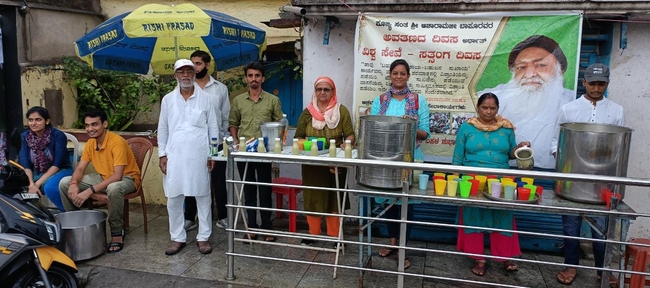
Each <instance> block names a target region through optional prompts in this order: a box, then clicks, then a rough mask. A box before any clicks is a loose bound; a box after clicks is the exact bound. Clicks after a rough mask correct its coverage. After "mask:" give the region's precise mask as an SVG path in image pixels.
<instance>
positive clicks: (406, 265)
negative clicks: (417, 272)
mask: <svg viewBox="0 0 650 288" xmlns="http://www.w3.org/2000/svg"><path fill="white" fill-rule="evenodd" d="M409 267H411V261H410V260H409V258H408V257H406V258H404V270H405V271H406V269H409Z"/></svg>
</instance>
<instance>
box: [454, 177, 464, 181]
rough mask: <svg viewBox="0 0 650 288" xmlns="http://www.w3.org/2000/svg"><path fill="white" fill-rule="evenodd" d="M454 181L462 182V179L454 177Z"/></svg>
mask: <svg viewBox="0 0 650 288" xmlns="http://www.w3.org/2000/svg"><path fill="white" fill-rule="evenodd" d="M454 181H456V182H461V181H463V178H458V177H456V178H454Z"/></svg>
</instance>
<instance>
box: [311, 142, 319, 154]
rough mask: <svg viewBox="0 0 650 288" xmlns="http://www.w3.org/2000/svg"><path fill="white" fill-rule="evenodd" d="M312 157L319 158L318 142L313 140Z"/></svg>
mask: <svg viewBox="0 0 650 288" xmlns="http://www.w3.org/2000/svg"><path fill="white" fill-rule="evenodd" d="M311 156H318V140H316V139H313V140H311Z"/></svg>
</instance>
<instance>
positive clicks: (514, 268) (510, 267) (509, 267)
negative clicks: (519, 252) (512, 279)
mask: <svg viewBox="0 0 650 288" xmlns="http://www.w3.org/2000/svg"><path fill="white" fill-rule="evenodd" d="M503 266H504V267H505V268H506V271H508V272H515V271H519V269H518V268H517V265H516V264H515V263H514V262H512V261H510V260H506V261H505V262H503Z"/></svg>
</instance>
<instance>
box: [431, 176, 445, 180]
mask: <svg viewBox="0 0 650 288" xmlns="http://www.w3.org/2000/svg"><path fill="white" fill-rule="evenodd" d="M437 179H441V180H445V177H443V176H436V175H433V180H437Z"/></svg>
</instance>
